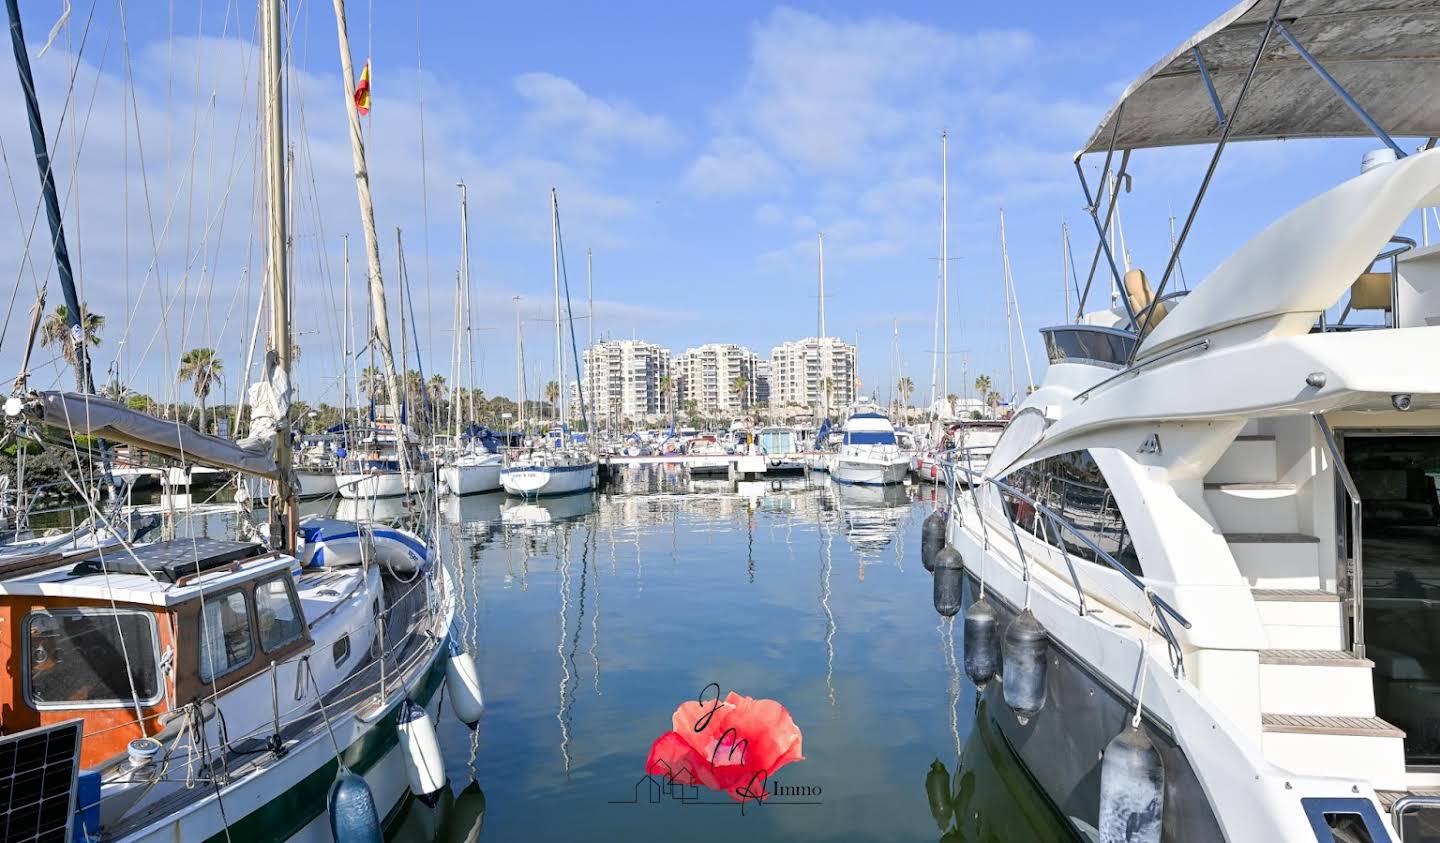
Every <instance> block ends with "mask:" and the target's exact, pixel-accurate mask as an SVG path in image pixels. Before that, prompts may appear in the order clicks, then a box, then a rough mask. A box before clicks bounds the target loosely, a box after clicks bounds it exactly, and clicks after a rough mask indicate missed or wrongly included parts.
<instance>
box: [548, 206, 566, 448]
mask: <svg viewBox="0 0 1440 843" xmlns="http://www.w3.org/2000/svg"><path fill="white" fill-rule="evenodd" d="M550 247H551V256H552V263H553V267H554V276H555V387H556V389H558V390H559V391H560V394H559V396H558V400H557V401H556V402H555V403H556V407H557V409H558V410H559V411H560V430H561V431H564V430H565V345H564V343H563V342H562V340H561V339H560V197H559V196H557V195H556V194H555V188H553V187H552V188H550ZM561 435H562V439H561V441H560V444H562V445H564V444H565V440H564V438H563V435H564V434H563V433H562V434H561Z"/></svg>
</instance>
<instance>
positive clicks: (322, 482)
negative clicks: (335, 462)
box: [295, 469, 338, 498]
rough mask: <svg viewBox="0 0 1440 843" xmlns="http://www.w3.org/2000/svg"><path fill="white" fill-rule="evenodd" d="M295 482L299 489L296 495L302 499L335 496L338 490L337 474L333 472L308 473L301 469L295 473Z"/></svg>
mask: <svg viewBox="0 0 1440 843" xmlns="http://www.w3.org/2000/svg"><path fill="white" fill-rule="evenodd" d="M295 482H296V483H297V484H298V486H299V488H298V489H297V490H296V494H297V495H299V496H300V497H302V498H322V497H325V496H326V495H333V494H335V492H336V491H337V489H338V486H337V483H336V480H335V472H333V471H306V470H304V469H301V470H299V471H297V472H295Z"/></svg>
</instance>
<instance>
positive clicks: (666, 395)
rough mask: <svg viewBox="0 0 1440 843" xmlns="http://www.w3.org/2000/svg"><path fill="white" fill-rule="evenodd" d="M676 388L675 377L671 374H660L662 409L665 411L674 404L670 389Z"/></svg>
mask: <svg viewBox="0 0 1440 843" xmlns="http://www.w3.org/2000/svg"><path fill="white" fill-rule="evenodd" d="M674 388H675V379H674V378H672V377H670V376H669V375H661V376H660V402H661V403H660V411H661V412H664V411H665V410H667V409H669V408H670V407H672V406H674V405H673V404H672V403H671V401H670V390H672V389H674Z"/></svg>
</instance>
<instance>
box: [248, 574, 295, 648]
mask: <svg viewBox="0 0 1440 843" xmlns="http://www.w3.org/2000/svg"><path fill="white" fill-rule="evenodd" d="M255 619H256V621H257V622H258V624H259V627H260V646H261V647H264V648H265V652H267V653H273V652H275V651H276V650H278V649H280V648H281V647H284V646H285V645H286V644H289V643H290V642H292V641H295V640H297V639H299V638H300V637H301V636H302V635H304V634H305V621H304V620H303V619H302V618H301V616H300V607H299V606H298V605H297V602H296V600H295V594H294V592H292V591H291V589H290V575H289V574H285V575H282V576H279V577H276V578H274V579H272V580H266V581H265V582H263V583H260V585H259V587H258V588H256V589H255Z"/></svg>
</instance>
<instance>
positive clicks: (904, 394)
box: [895, 376, 915, 404]
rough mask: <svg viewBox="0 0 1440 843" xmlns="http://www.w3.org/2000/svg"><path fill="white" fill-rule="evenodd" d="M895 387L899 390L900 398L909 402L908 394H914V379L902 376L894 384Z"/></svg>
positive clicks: (906, 402)
mask: <svg viewBox="0 0 1440 843" xmlns="http://www.w3.org/2000/svg"><path fill="white" fill-rule="evenodd" d="M895 388H896V389H898V390H900V400H901V401H902V402H904V403H905V404H909V403H910V396H912V395H914V394H915V381H912V380H910V378H909V376H906V377H903V378H901V379H900V382H899V383H897V384H895Z"/></svg>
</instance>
